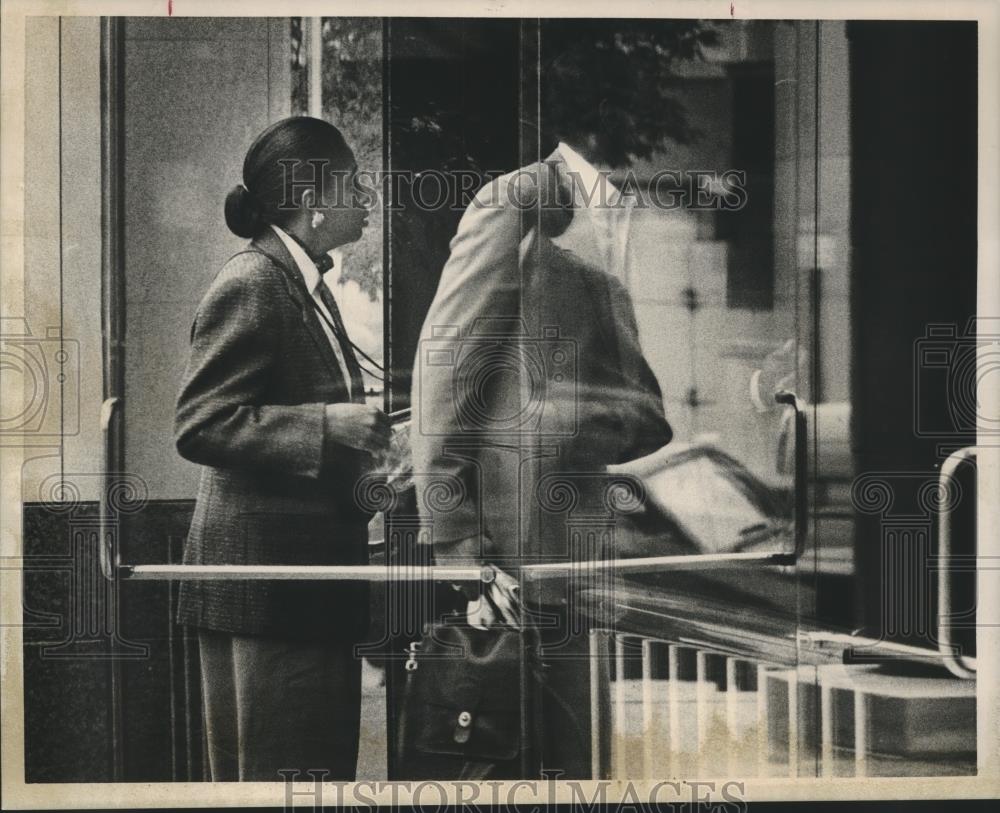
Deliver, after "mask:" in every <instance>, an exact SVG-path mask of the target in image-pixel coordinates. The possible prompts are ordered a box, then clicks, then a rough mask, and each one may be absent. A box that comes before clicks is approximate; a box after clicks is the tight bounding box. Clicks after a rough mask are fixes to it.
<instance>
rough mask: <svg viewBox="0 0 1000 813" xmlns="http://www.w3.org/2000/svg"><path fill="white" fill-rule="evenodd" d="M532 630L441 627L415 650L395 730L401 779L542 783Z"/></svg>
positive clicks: (411, 652) (409, 661) (431, 631)
mask: <svg viewBox="0 0 1000 813" xmlns="http://www.w3.org/2000/svg"><path fill="white" fill-rule="evenodd" d="M533 639H534V632H533V631H532V630H530V629H529V630H516V629H512V628H509V627H493V628H492V629H489V630H479V629H475V628H474V627H470V626H469V625H467V624H457V623H456V624H436V625H433V626H431V627H430V628H429V630H428V632H427V634H426V635H425V636H424V638H423V640H422V641H420V642H415V643H414V644H412V645H411V647H410V658H409V660H408V661H407V662H406V686H405V688H404V696H403V704H402V709H401V712H400V716H399V721H398V729H397V738H396V743H397V749H398V752H397V773H398V776H399V778H402V779H411V778H412V779H467V780H482V779H487V778H490V779H493V778H499V779H517V778H531V777H534V776H537V775H538V772H539V766H540V763H538V762H537V760H538V748H537V747H536V745H535V743H534V742H533V741H532V734H531V732H532V731H533V730H534V729H536V726H533V725H531V724H530V721H531V714H532V702H531V700H532V695H533V691H532V688H531V687H532V686H533V685H534V679H533V675H534V674H535V669H534V662H533V659H534V657H535V652H536V648H535V647H534V646H533V645H531V644H532V642H533Z"/></svg>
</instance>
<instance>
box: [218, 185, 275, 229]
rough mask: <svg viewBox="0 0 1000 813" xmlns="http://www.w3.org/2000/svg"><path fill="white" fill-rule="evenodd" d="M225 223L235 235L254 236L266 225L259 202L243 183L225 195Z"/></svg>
mask: <svg viewBox="0 0 1000 813" xmlns="http://www.w3.org/2000/svg"><path fill="white" fill-rule="evenodd" d="M226 225H227V226H228V227H229V231H231V232H232V233H233V234H235V235H236V236H237V237H245V238H247V239H249V238H251V237H256V236H257V235H258V234H259V233H260V232H261V230H263V228H264V227H265V226H266V225H267V223H266V222H265V221H264V215H263V213H262V212H261V209H260V204H259V203H258V202H257V199H256V198H255V197H254V196H253V195H252V194H251V192H250V190H249V189H247V188H246V187H245V186H244V185H243V184H240V185H239V186H234V187H233V188H232V189H231V190H230V192H229V194H228V195H226Z"/></svg>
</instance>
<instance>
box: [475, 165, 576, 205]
mask: <svg viewBox="0 0 1000 813" xmlns="http://www.w3.org/2000/svg"><path fill="white" fill-rule="evenodd" d="M560 183H561V178H560V177H559V173H558V170H557V168H556V165H555V163H554V162H553V161H551V160H548V161H535V162H534V163H532V164H527V165H526V166H523V167H519V168H518V169H515V170H512V171H511V172H507V173H505V174H503V175H500V176H498V177H496V178H494V179H493V180H491V181H490V182H489V183H487V184H485V185H484V186H483V187H482V188H481V189H480V190H479V192H478V193H477V194H476V199H477V201H480V202H486V201H490V202H495V203H498V204H500V205H514V206H518V205H524V206H528V207H532V206H535V205H536V204H537V203H538V201H539V200H541V201H545V200H548V198H549V196H550V195H552V194H554V193H555V192H556V191H557V189H558V186H559V184H560Z"/></svg>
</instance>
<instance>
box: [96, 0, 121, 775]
mask: <svg viewBox="0 0 1000 813" xmlns="http://www.w3.org/2000/svg"><path fill="white" fill-rule="evenodd" d="M124 113H125V20H124V19H123V18H122V17H102V18H101V340H102V357H103V370H102V372H103V388H102V390H103V396H104V401H103V403H102V406H101V430H102V436H103V440H104V443H103V446H104V448H103V452H102V457H103V459H102V461H101V465H102V467H103V468H102V470H103V472H104V473H105V483H104V493H103V494H102V495H101V505H102V515H103V506H104V503H105V501H106V495H107V493H108V488H107V487H108V484H109V483H108V478H109V476H110V475H111V473H113V472H122V471H124V469H125V459H124V457H125V447H124V442H123V441H124V435H125V432H124V423H123V417H122V415H123V410H122V405H123V399H124V397H125V128H124V118H125V115H124ZM101 536H102V538H101V545H102V549H103V546H104V545H105V544H106V540H105V538H104V536H105V533H104V529H103V528H102V534H101ZM113 556H114V552H113V551H109V555H108V557H107V559H108V561H107V563H106V564H107V565H108V566H110V567H111V568H113V567H114V566H115V565H116V562H115V561H114V559H113ZM117 588H118V585H117V581H116V582H115V583H114V584H113V585H112V587H111V591H110V596H109V598H110V599H111V600H112V601H115V598H116V597H115V593H116V592H117ZM112 612H113V615H112V617H113V619H115V620H117V612H116V611H115V610H113V611H112ZM108 668H109V670H110V684H111V697H110V701H111V702H110V704H109V705H110V710H111V712H110V713H111V721H110V722H111V748H112V751H111V770H112V780H113V781H115V782H120V781H122V780H123V779H124V748H123V743H122V732H123V719H122V713H123V704H122V671H121V661H120V660H119V659H118V658H111V659H109V662H108Z"/></svg>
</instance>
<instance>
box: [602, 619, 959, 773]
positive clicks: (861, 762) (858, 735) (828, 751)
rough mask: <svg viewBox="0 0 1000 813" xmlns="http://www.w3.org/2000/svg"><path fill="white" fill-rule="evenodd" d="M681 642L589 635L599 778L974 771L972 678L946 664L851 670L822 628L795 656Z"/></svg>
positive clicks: (853, 666) (864, 666) (606, 632)
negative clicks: (790, 659)
mask: <svg viewBox="0 0 1000 813" xmlns="http://www.w3.org/2000/svg"><path fill="white" fill-rule="evenodd" d="M681 637H682V636H678V637H677V638H669V637H668V638H659V637H650V636H646V635H637V634H635V633H631V632H623V631H621V630H617V631H612V630H602V629H594V630H592V631H591V633H590V645H591V663H590V672H591V707H592V710H593V712H594V713H593V714H592V720H593V728H592V732H591V739H592V743H593V751H592V769H593V775H594V778H600V779H610V778H615V779H626V778H627V779H664V778H671V777H683V776H695V775H697V776H721V775H727V776H741V777H810V776H812V777H835V776H837V777H841V776H854V777H865V776H869V775H882V776H916V775H942V774H963V773H974V771H975V753H974V750H975V683H974V682H973V681H962V680H955V679H954V678H952V677H951V676H949V675H948V674H947V672H945V670H944V669H943V668H940V664H939V665H938V668H936V669H931V670H930V671H926V670H922V669H919V668H918V669H914V668H912V664H911V665H910V668H907V669H905V670H899V669H895V670H892V669H886V668H885V664H884V663H883V664H875V663H868V664H848V663H844V662H843V660H844V653H845V652H846V651H847V650H846V649H845V648H842V649H840V650H834V649H831V648H830V647H829V646H827V645H826V644H827V643H828V642H821V639H822V636H820V637H819V638H818V639H811V638H809V637H808V636H805V637H803V638H801V639H800V640H798V642H797V643H798V646H799V650H798V653H799V659H798V662H796V663H790V664H789V663H782V662H777V661H774V660H768V659H760V658H755V657H753V656H752V655H750V654H749V653H747V652H746V651H745V650H744V651H738V652H733V651H724V650H723V649H722V648H718V649H715V648H706V647H704V646H701V645H699V642H697V641H695V640H691V639H686V640H680V638H681ZM852 640H855V639H852ZM856 642H857V644H858V645H859V646H864V647H866V648H867V647H869V646H872V645H877V642H871V641H862V640H860V639H858V640H857V641H856ZM898 655H899V653H895V655H889V656H888V657H889V658H890V659H893V661H892V662H893V663H895V664H897V665H898V664H899V663H900V661H898V660H894V658H895V656H898Z"/></svg>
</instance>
